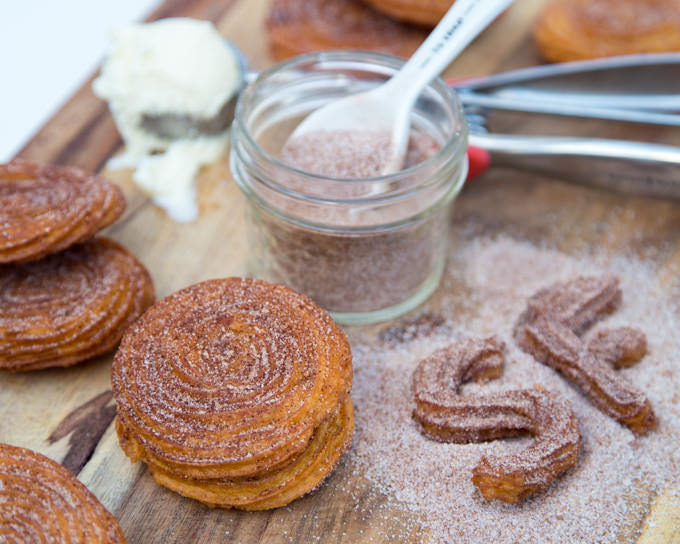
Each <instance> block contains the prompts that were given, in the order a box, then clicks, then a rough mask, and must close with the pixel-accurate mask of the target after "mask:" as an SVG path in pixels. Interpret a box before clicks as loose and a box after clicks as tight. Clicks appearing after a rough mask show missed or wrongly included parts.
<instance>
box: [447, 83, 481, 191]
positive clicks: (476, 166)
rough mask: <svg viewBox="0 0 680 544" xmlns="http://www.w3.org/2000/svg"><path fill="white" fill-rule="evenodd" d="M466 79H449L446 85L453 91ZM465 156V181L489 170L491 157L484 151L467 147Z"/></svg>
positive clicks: (479, 148)
mask: <svg viewBox="0 0 680 544" xmlns="http://www.w3.org/2000/svg"><path fill="white" fill-rule="evenodd" d="M468 79H470V78H467V77H461V78H449V79H447V80H446V83H448V84H449V85H450V86H451V87H453V88H454V89H455V88H456V87H459V86H462V85H463V84H464V83H465V81H467V80H468ZM467 154H468V162H469V164H470V169H469V170H468V177H467V181H471V180H473V179H475V178H476V177H478V176H481V175H482V174H483V173H484V172H486V171H487V170H488V169H489V167H490V166H491V156H490V155H489V152H488V151H487V150H486V149H482V148H481V147H472V146H470V147H468V149H467Z"/></svg>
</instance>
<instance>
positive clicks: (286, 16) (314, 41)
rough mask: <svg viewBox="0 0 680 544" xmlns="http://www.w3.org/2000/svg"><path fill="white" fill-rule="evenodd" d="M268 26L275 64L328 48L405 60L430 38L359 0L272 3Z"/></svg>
mask: <svg viewBox="0 0 680 544" xmlns="http://www.w3.org/2000/svg"><path fill="white" fill-rule="evenodd" d="M266 26H267V34H268V36H269V47H270V50H271V54H272V56H273V57H274V58H275V59H276V60H282V59H286V58H289V57H293V56H295V55H301V54H302V53H310V52H313V51H324V50H329V49H361V50H365V51H375V52H378V53H387V54H390V55H397V56H400V57H405V58H406V57H410V56H411V54H412V53H413V52H414V51H415V50H416V49H417V48H418V46H419V45H420V44H421V43H422V42H423V40H425V38H426V37H427V32H426V31H425V30H422V29H420V28H415V27H411V26H409V25H406V24H404V23H399V22H397V21H393V20H391V19H390V18H389V17H386V16H385V15H383V14H382V13H379V12H377V11H375V10H374V9H372V8H371V7H369V6H367V5H365V4H363V3H362V2H360V0H272V2H271V4H270V8H269V14H268V16H267V22H266Z"/></svg>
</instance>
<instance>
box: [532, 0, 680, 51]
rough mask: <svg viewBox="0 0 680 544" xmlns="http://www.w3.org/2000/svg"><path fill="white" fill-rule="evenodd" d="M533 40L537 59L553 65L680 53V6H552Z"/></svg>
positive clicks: (621, 1) (673, 2) (656, 0)
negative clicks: (605, 58)
mask: <svg viewBox="0 0 680 544" xmlns="http://www.w3.org/2000/svg"><path fill="white" fill-rule="evenodd" d="M534 36H535V39H536V43H537V45H538V49H539V51H540V53H541V55H542V56H543V57H544V58H545V59H547V60H549V61H553V62H566V61H574V60H584V59H592V58H599V57H611V56H616V55H631V54H637V53H663V52H668V51H680V3H679V2H678V1H677V0H553V1H552V2H550V4H548V5H547V6H546V7H545V9H544V10H543V12H542V13H541V15H540V16H539V18H538V20H537V22H536V26H535V30H534Z"/></svg>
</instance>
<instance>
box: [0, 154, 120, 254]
mask: <svg viewBox="0 0 680 544" xmlns="http://www.w3.org/2000/svg"><path fill="white" fill-rule="evenodd" d="M124 209H125V197H124V196H123V193H122V191H121V190H120V189H119V188H118V187H117V186H115V185H114V184H112V183H110V182H109V181H107V180H105V179H104V178H102V177H99V176H96V175H94V174H89V173H87V172H85V171H83V170H79V169H77V168H71V167H66V166H54V165H43V164H39V163H36V162H31V161H23V160H15V161H12V162H10V163H8V164H2V165H0V264H5V263H15V262H25V261H32V260H36V259H39V258H41V257H43V256H45V255H49V254H50V253H56V252H57V251H61V250H63V249H65V248H67V247H69V246H71V245H73V244H75V243H78V242H82V241H84V240H87V239H89V238H92V237H93V236H94V235H95V234H96V233H97V232H98V231H100V230H101V229H103V228H104V227H106V226H108V225H110V224H111V223H113V222H114V221H115V220H116V219H118V217H120V215H121V214H122V213H123V210H124Z"/></svg>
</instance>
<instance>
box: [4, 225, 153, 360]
mask: <svg viewBox="0 0 680 544" xmlns="http://www.w3.org/2000/svg"><path fill="white" fill-rule="evenodd" d="M153 299H154V288H153V283H152V281H151V277H150V276H149V273H148V272H147V270H146V268H144V266H143V265H142V264H141V263H140V262H139V261H138V260H137V259H136V258H135V257H134V255H132V254H131V253H130V252H129V251H127V250H126V249H125V248H123V247H122V246H120V245H119V244H117V243H115V242H113V241H111V240H108V239H105V238H96V239H94V240H90V241H88V242H85V243H83V244H79V245H76V246H73V247H71V248H69V249H66V250H64V251H62V252H61V253H57V254H55V255H50V256H48V257H45V258H44V259H41V260H39V261H32V262H30V263H24V264H14V265H0V369H7V370H36V369H41V368H49V367H55V366H69V365H73V364H75V363H78V362H81V361H85V360H87V359H90V358H92V357H94V356H96V355H99V354H102V353H105V352H107V351H109V350H111V349H112V348H114V347H115V345H116V344H117V343H118V342H119V341H120V339H121V337H122V336H123V332H124V331H125V329H126V328H127V327H128V326H129V325H130V324H131V323H132V322H133V321H134V320H135V319H137V318H138V317H139V316H140V315H141V314H142V312H143V311H144V310H145V309H146V308H147V307H148V306H149V305H150V304H151V303H152V302H153Z"/></svg>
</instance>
